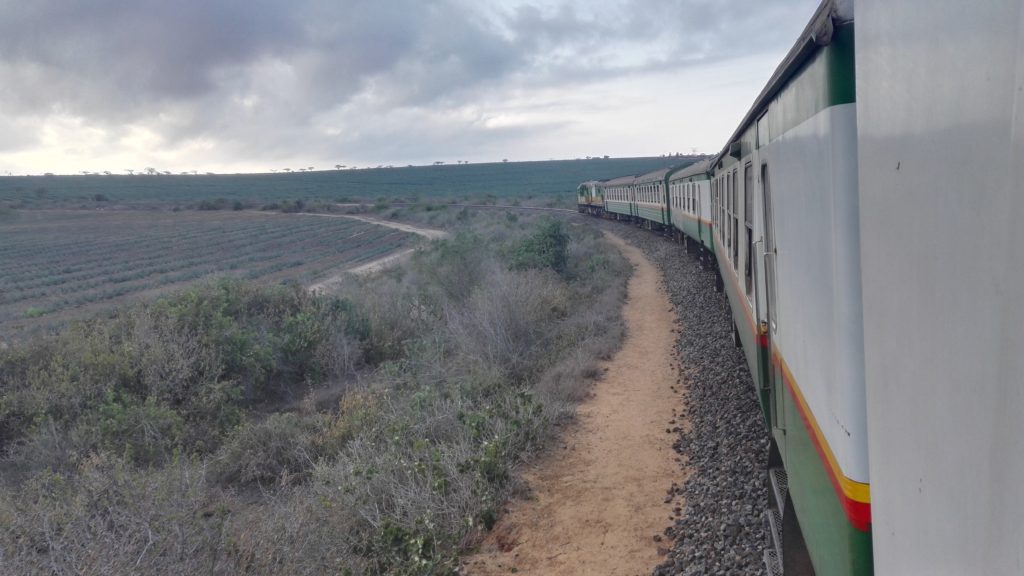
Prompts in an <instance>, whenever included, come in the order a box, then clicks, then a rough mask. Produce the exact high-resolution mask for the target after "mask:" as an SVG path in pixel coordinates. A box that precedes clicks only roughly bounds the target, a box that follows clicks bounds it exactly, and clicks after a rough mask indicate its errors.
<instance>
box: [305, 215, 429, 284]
mask: <svg viewBox="0 0 1024 576" xmlns="http://www.w3.org/2000/svg"><path fill="white" fill-rule="evenodd" d="M300 214H301V215H303V216H322V217H325V218H348V219H350V220H359V221H361V222H369V223H370V224H377V225H378V226H387V227H388V228H394V229H396V230H401V231H402V232H409V233H411V234H418V235H420V236H423V237H424V238H428V239H431V240H433V239H437V238H447V237H448V235H449V234H448V233H447V232H445V231H444V230H436V229H434V228H422V227H419V226H413V225H412V224H403V223H401V222H389V221H387V220H376V219H374V218H367V217H366V216H356V215H354V214H317V213H315V212H300ZM414 250H415V248H406V249H404V250H399V251H397V252H392V253H391V254H387V255H385V256H382V257H380V258H378V259H376V260H372V261H370V262H366V263H364V264H360V265H359V266H356V267H354V268H348V269H345V270H342V271H341V272H338V273H337V274H334V275H332V276H329V277H327V278H325V279H323V280H321V281H319V282H316V283H314V284H310V286H309V290H310V291H311V292H324V291H326V290H327V289H328V288H330V286H331V285H332V284H336V283H337V282H338V281H340V280H341V279H342V277H344V275H345V274H371V273H373V272H377V271H379V270H383V269H384V268H386V267H388V266H390V265H392V264H395V263H397V262H400V261H402V260H403V259H405V258H408V257H409V256H411V255H412V253H413V251H414Z"/></svg>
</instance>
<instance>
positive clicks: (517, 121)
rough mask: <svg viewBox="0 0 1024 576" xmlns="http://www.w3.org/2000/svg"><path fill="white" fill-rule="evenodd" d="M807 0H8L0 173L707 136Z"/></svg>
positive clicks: (353, 161) (348, 160)
mask: <svg viewBox="0 0 1024 576" xmlns="http://www.w3.org/2000/svg"><path fill="white" fill-rule="evenodd" d="M816 5H817V2H816V1H814V0H732V1H730V2H721V1H720V0H543V1H531V0H501V1H481V0H475V1H474V0H279V1H270V0H177V1H167V0H90V1H88V2H85V1H79V0H0V174H3V173H7V172H11V173H14V174H25V173H42V172H55V173H75V172H79V171H102V170H109V171H111V172H115V173H124V171H125V169H128V168H131V169H135V170H140V169H142V168H144V167H155V168H157V169H159V170H171V171H174V172H179V171H185V170H199V171H203V172H205V171H214V172H264V171H270V170H272V169H275V170H279V169H282V168H285V167H289V168H292V169H297V168H299V167H308V166H315V167H316V168H317V169H326V168H330V167H333V166H334V165H335V164H343V165H346V166H360V167H364V166H376V165H378V164H383V165H388V164H393V165H396V166H397V165H405V164H428V163H431V162H433V161H445V162H448V163H454V162H456V161H460V160H465V161H471V162H487V161H498V160H501V159H502V158H508V159H509V160H546V159H549V158H576V157H583V156H592V155H605V154H608V155H611V156H647V155H660V154H665V153H673V152H683V153H690V152H691V151H693V150H697V151H699V152H715V151H717V150H718V149H719V148H720V147H721V146H722V145H723V143H724V140H725V138H727V137H728V136H729V134H730V133H731V132H732V130H733V129H734V128H735V125H736V123H737V122H738V121H739V120H740V118H741V116H742V115H743V114H744V113H745V112H746V110H747V108H748V107H749V105H750V104H751V102H752V100H753V98H754V97H755V96H756V95H757V93H758V92H759V91H760V89H761V87H762V86H763V84H764V83H765V82H766V81H767V79H768V77H769V76H770V75H771V72H772V71H773V70H774V68H775V66H776V65H777V64H778V63H779V61H780V60H781V59H782V57H783V56H784V55H785V53H786V51H787V50H788V49H789V48H790V46H791V45H792V44H793V43H794V42H795V40H796V38H797V36H798V35H799V33H800V31H801V30H802V29H803V27H804V25H805V24H806V22H807V21H808V20H809V19H810V16H811V14H812V13H813V11H814V9H815V7H816ZM726 6H728V8H729V12H728V14H726V13H725V12H724V11H723V10H722V8H723V7H726Z"/></svg>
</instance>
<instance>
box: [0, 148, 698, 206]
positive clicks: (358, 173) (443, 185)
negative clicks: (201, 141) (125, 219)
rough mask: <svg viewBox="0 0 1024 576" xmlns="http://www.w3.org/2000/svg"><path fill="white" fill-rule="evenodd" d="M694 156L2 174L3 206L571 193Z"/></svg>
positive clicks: (0, 198) (682, 162)
mask: <svg viewBox="0 0 1024 576" xmlns="http://www.w3.org/2000/svg"><path fill="white" fill-rule="evenodd" d="M694 159H695V157H693V156H675V157H653V158H597V159H591V160H549V161H538V162H500V163H487V164H457V165H441V166H411V167H406V168H373V169H361V170H324V171H318V172H297V173H276V174H238V175H228V174H224V175H196V176H191V175H180V176H179V175H169V176H167V175H156V176H148V175H135V176H128V175H112V176H6V177H0V201H8V202H27V203H32V202H34V201H38V200H41V199H47V200H51V201H53V200H56V201H67V200H72V201H74V200H83V201H95V199H97V198H102V199H103V200H109V201H111V202H119V203H136V202H143V203H190V202H199V201H202V200H211V199H215V198H224V199H226V200H245V201H257V202H262V201H275V200H283V199H298V198H303V199H307V200H328V201H336V200H339V199H360V200H376V199H381V198H389V199H399V198H401V199H414V198H458V197H467V196H472V197H480V196H484V195H488V194H489V195H493V196H496V197H506V198H507V197H517V196H518V197H521V196H530V195H533V196H540V195H557V194H570V193H572V191H573V190H575V188H576V185H577V184H579V183H580V182H583V181H585V180H598V179H606V178H613V177H616V176H625V175H629V174H643V173H645V172H650V171H653V170H658V169H660V168H665V167H667V166H674V165H687V164H690V163H692V162H693V161H694Z"/></svg>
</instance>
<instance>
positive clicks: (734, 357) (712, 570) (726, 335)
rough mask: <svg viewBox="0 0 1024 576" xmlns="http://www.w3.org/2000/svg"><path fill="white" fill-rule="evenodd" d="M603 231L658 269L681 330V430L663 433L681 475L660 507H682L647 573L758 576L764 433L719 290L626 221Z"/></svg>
mask: <svg viewBox="0 0 1024 576" xmlns="http://www.w3.org/2000/svg"><path fill="white" fill-rule="evenodd" d="M594 221H595V222H597V220H596V219H595V220H594ZM602 225H603V226H605V227H606V229H607V230H609V231H610V232H613V233H615V234H617V235H619V236H621V237H623V238H625V239H626V240H628V241H629V242H630V243H632V244H633V245H635V246H637V247H639V248H640V249H641V250H643V252H644V254H645V255H646V256H647V257H648V258H649V259H650V260H651V261H652V262H654V263H655V265H656V266H658V267H659V268H660V269H661V271H662V274H663V276H664V279H665V285H666V287H667V288H668V291H669V296H670V298H671V300H672V304H673V305H674V306H675V310H676V313H677V314H678V315H679V320H680V322H681V324H682V328H681V329H680V331H679V337H678V340H677V342H676V349H677V351H678V354H679V362H680V365H681V367H682V369H681V374H682V379H683V382H682V384H683V386H684V389H685V390H686V391H687V393H686V404H685V406H680V408H679V410H678V414H677V418H678V419H679V421H680V422H681V421H684V420H688V421H689V423H690V425H689V426H688V427H683V426H679V425H677V424H676V422H677V421H676V420H673V421H671V422H667V423H666V431H667V432H669V433H673V434H676V435H677V436H678V437H677V439H676V440H675V444H674V447H675V450H676V452H678V453H679V455H680V457H681V458H680V460H681V461H682V462H683V463H684V464H685V465H686V466H687V467H688V468H689V470H690V474H689V476H688V477H687V478H685V481H684V478H683V476H682V472H681V475H680V480H679V482H678V483H676V484H673V486H671V487H666V489H667V492H668V493H667V495H666V501H669V499H672V500H673V501H681V502H682V503H683V504H681V505H680V506H677V507H675V508H674V510H675V514H676V517H675V518H673V519H670V520H671V526H669V527H668V528H666V529H665V532H664V536H663V537H661V536H656V537H655V539H658V538H663V539H664V540H665V541H671V543H672V546H671V548H670V549H668V550H667V552H666V554H665V559H664V561H663V562H662V564H660V565H659V566H658V567H657V568H655V569H654V572H653V573H654V574H655V575H656V576H667V575H670V574H671V575H679V574H681V575H685V576H691V575H703V574H714V575H724V574H737V575H739V574H742V575H749V574H764V573H765V569H764V564H763V559H762V555H763V550H764V547H765V531H764V524H763V522H764V521H763V514H764V511H765V510H766V508H767V503H768V487H767V477H766V474H765V470H766V462H767V457H768V434H767V431H766V430H765V426H764V421H763V419H762V417H761V411H760V407H759V406H758V402H757V398H756V396H755V392H754V385H753V382H752V380H751V376H750V371H749V370H748V369H747V365H746V361H745V359H744V357H743V352H742V350H741V349H739V348H736V347H735V346H734V345H733V341H732V319H731V315H730V312H729V303H728V301H727V300H726V297H725V294H724V293H718V292H715V273H714V272H713V271H712V270H710V269H707V270H704V269H702V268H701V266H700V263H699V262H698V261H697V259H696V257H695V256H693V255H691V254H687V253H686V251H685V250H684V249H683V247H682V245H680V244H676V243H675V242H673V241H672V240H670V239H669V238H667V237H665V236H662V235H659V234H657V233H654V232H651V231H648V230H642V229H638V228H636V227H634V226H632V225H629V224H625V223H615V222H603V223H602ZM677 497H679V498H678V500H676V499H677Z"/></svg>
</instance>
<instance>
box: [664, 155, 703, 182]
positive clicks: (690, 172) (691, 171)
mask: <svg viewBox="0 0 1024 576" xmlns="http://www.w3.org/2000/svg"><path fill="white" fill-rule="evenodd" d="M710 169H711V159H710V158H705V159H703V160H699V161H697V162H694V163H693V164H690V165H689V166H687V167H686V168H683V169H682V170H680V171H679V172H676V173H675V174H673V175H672V176H671V177H670V178H669V180H679V179H682V178H689V177H690V176H697V175H699V174H706V173H707V172H708V170H710Z"/></svg>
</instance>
